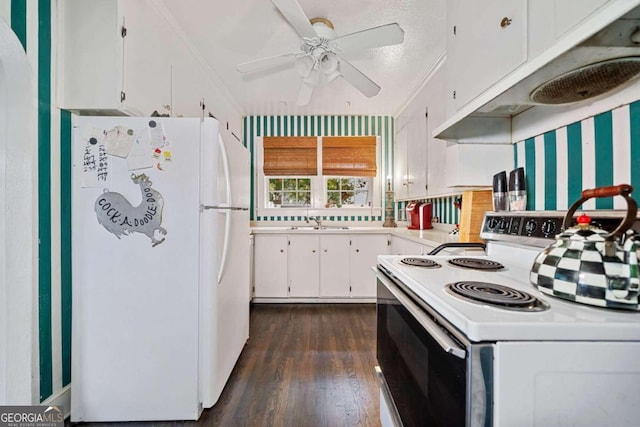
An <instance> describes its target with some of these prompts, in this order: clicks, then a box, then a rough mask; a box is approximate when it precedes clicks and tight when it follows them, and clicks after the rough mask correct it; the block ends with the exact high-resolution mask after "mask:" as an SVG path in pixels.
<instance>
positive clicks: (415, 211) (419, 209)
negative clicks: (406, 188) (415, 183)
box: [407, 202, 433, 230]
mask: <svg viewBox="0 0 640 427" xmlns="http://www.w3.org/2000/svg"><path fill="white" fill-rule="evenodd" d="M432 214H433V205H432V204H431V203H418V202H410V203H409V204H408V205H407V220H408V221H409V225H408V227H407V228H408V229H409V230H427V229H429V228H433V226H432V225H431V216H432Z"/></svg>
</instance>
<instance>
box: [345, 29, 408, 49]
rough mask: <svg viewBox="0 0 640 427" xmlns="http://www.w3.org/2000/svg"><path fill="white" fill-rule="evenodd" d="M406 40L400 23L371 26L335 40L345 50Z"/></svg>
mask: <svg viewBox="0 0 640 427" xmlns="http://www.w3.org/2000/svg"><path fill="white" fill-rule="evenodd" d="M403 41H404V30H403V29H402V28H400V25H398V24H387V25H381V26H379V27H373V28H369V29H367V30H362V31H358V32H355V33H351V34H346V35H344V36H340V37H337V38H335V39H334V40H333V43H336V44H337V45H338V46H340V48H341V50H342V51H343V52H351V51H355V50H361V49H369V48H372V47H381V46H391V45H394V44H399V43H402V42H403Z"/></svg>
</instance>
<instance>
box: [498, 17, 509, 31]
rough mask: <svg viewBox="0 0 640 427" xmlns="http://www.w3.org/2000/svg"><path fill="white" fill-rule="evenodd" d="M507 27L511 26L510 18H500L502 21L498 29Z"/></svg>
mask: <svg viewBox="0 0 640 427" xmlns="http://www.w3.org/2000/svg"><path fill="white" fill-rule="evenodd" d="M509 25H511V18H508V17H506V16H505V17H504V18H502V21H500V28H507V27H508V26H509Z"/></svg>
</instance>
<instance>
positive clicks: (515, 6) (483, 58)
mask: <svg viewBox="0 0 640 427" xmlns="http://www.w3.org/2000/svg"><path fill="white" fill-rule="evenodd" d="M526 9H527V2H526V0H502V1H492V2H482V1H475V0H449V1H447V32H448V33H447V66H446V67H447V76H448V88H449V94H448V95H449V97H450V104H449V105H452V106H453V108H454V109H455V110H458V109H459V108H460V107H462V106H464V105H465V104H467V103H468V102H469V101H470V100H471V99H473V98H475V97H476V96H477V95H479V94H480V93H481V92H483V91H484V90H485V89H487V88H488V87H490V86H491V85H493V84H494V83H496V82H497V81H498V80H500V79H501V78H502V77H504V76H506V75H507V74H509V73H510V72H511V71H513V70H514V69H515V68H516V67H518V66H519V65H521V64H522V63H524V62H525V61H526V59H527V42H526V40H527V39H526V33H527V21H526Z"/></svg>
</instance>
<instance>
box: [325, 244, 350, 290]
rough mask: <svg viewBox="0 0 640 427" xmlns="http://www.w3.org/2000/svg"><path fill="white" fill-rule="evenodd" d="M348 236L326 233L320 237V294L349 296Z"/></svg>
mask: <svg viewBox="0 0 640 427" xmlns="http://www.w3.org/2000/svg"><path fill="white" fill-rule="evenodd" d="M350 239H351V238H350V236H348V235H343V234H327V235H324V236H322V238H321V239H320V247H321V250H320V266H321V269H320V296H321V297H323V298H331V297H337V298H346V297H348V296H349V278H350V274H349V270H350V262H349V241H350Z"/></svg>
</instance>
